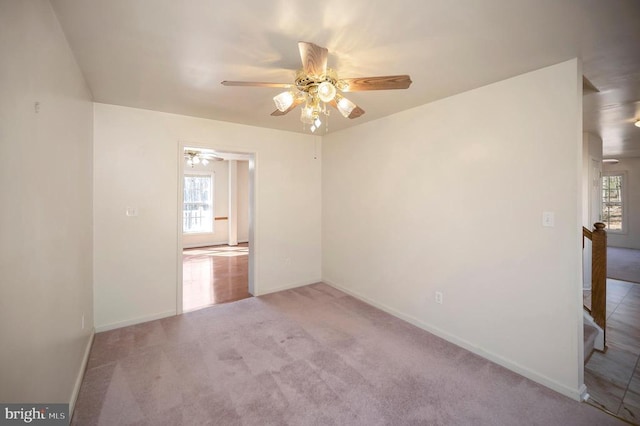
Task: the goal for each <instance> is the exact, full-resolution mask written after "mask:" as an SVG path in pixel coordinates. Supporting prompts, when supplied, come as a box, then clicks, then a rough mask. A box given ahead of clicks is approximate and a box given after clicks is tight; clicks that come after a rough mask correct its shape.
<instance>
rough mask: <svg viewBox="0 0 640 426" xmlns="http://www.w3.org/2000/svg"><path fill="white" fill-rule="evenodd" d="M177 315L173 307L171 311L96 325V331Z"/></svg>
mask: <svg viewBox="0 0 640 426" xmlns="http://www.w3.org/2000/svg"><path fill="white" fill-rule="evenodd" d="M174 315H176V310H175V309H173V310H171V311H165V312H158V313H157V314H152V315H147V316H144V317H138V318H133V319H129V320H125V321H118V322H113V323H111V324H104V325H99V326H97V327H96V333H100V332H103V331H109V330H115V329H116V328H122V327H127V326H129V325H136V324H141V323H143V322H149V321H153V320H157V319H162V318H167V317H172V316H174Z"/></svg>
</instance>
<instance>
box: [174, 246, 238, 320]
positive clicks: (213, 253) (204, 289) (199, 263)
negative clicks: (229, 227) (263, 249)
mask: <svg viewBox="0 0 640 426" xmlns="http://www.w3.org/2000/svg"><path fill="white" fill-rule="evenodd" d="M182 259H183V263H182V309H183V311H184V312H188V311H193V310H196V309H201V308H205V307H207V306H211V305H214V304H218V303H226V302H233V301H235V300H240V299H244V298H247V297H251V295H250V294H249V291H248V285H249V282H248V261H249V247H248V246H247V244H239V245H237V246H227V245H222V246H211V247H200V248H195V249H185V250H184V251H183V252H182Z"/></svg>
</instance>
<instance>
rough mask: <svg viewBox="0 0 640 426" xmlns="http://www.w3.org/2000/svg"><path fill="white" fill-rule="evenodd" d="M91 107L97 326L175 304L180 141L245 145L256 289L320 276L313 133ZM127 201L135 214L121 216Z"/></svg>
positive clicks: (149, 315)
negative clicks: (251, 160)
mask: <svg viewBox="0 0 640 426" xmlns="http://www.w3.org/2000/svg"><path fill="white" fill-rule="evenodd" d="M94 111H95V115H94V129H95V131H94V150H95V156H94V158H95V160H94V209H95V210H94V212H95V215H94V221H95V235H94V267H95V274H94V293H95V320H96V327H97V328H98V329H101V330H102V329H108V328H114V327H119V326H122V325H126V324H131V323H136V322H141V321H144V320H149V319H153V318H158V317H163V316H167V315H172V314H174V313H175V312H176V280H177V264H178V258H177V254H178V253H177V246H178V238H179V233H178V215H177V212H178V205H177V200H178V193H177V191H178V179H179V177H178V176H180V174H179V173H180V172H179V163H178V161H179V158H181V155H180V143H183V144H185V145H187V146H198V147H202V148H211V149H216V150H220V151H225V152H252V153H255V164H256V165H255V215H256V217H255V229H254V241H253V242H254V246H253V248H254V250H253V254H254V256H255V269H254V276H255V292H256V294H265V293H269V292H272V291H276V290H279V289H282V288H287V287H294V286H299V285H303V284H308V283H312V282H316V281H318V280H320V275H321V274H320V262H319V259H320V211H321V207H320V203H321V194H320V160H319V159H314V155H313V154H314V152H313V151H314V147H313V142H314V140H315V139H314V138H313V137H311V136H306V135H302V134H298V133H292V132H282V131H276V130H268V129H262V128H257V127H251V126H242V125H237V124H231V123H225V122H216V121H212V120H205V119H198V118H192V117H185V116H180V115H173V114H165V113H159V112H153V111H147V110H140V109H135V108H125V107H119V106H114V105H104V104H95V107H94ZM141 159H143V161H141ZM180 161H181V160H180ZM127 207H135V208H137V209H138V212H139V215H138V216H137V217H127V216H126V215H125V211H126V208H127Z"/></svg>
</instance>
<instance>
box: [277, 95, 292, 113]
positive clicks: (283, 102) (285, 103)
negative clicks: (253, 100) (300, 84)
mask: <svg viewBox="0 0 640 426" xmlns="http://www.w3.org/2000/svg"><path fill="white" fill-rule="evenodd" d="M293 100H294V94H293V92H282V93H280V94H279V95H277V96H275V97H274V98H273V102H274V103H275V104H276V108H278V110H279V111H280V112H285V111H286V110H287V109H289V107H290V106H291V105H293Z"/></svg>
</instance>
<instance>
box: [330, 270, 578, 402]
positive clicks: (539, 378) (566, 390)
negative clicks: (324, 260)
mask: <svg viewBox="0 0 640 426" xmlns="http://www.w3.org/2000/svg"><path fill="white" fill-rule="evenodd" d="M322 282H324V283H325V284H328V285H330V286H332V287H335V288H336V289H338V290H340V291H343V292H345V293H347V294H349V295H351V296H353V297H355V298H356V299H359V300H361V301H363V302H365V303H367V304H369V305H372V306H375V307H376V308H378V309H381V310H383V311H385V312H387V313H388V314H391V315H393V316H394V317H397V318H400V319H401V320H404V321H407V322H408V323H410V324H413V325H415V326H416V327H419V328H421V329H423V330H425V331H428V332H429V333H432V334H435V335H436V336H438V337H441V338H443V339H444V340H446V341H448V342H450V343H453V344H454V345H456V346H460V347H461V348H464V349H466V350H468V351H470V352H473V353H474V354H476V355H479V356H481V357H483V358H485V359H487V360H489V361H491V362H494V363H496V364H498V365H501V366H502V367H504V368H507V369H509V370H511V371H513V372H515V373H518V374H520V375H521V376H524V377H526V378H527V379H530V380H533V381H534V382H537V383H539V384H541V385H543V386H546V387H548V388H550V389H553V390H554V391H556V392H558V393H561V394H562V395H565V396H568V397H569V398H571V399H574V400H576V401H581V400H582V397H583V396H584V395H583V393H584V392H585V390H584V389H582V387H581V388H578V389H573V388H570V387H567V386H565V385H563V384H562V383H558V382H557V381H555V380H553V379H551V378H549V377H547V376H545V375H542V374H539V373H537V372H535V371H533V370H531V369H529V368H527V367H524V366H522V365H520V364H518V363H517V362H515V361H512V360H510V359H506V358H504V357H502V356H500V355H498V354H495V353H493V352H490V351H487V350H485V349H482V348H479V347H477V346H475V345H474V344H473V343H471V342H469V341H468V340H465V339H462V338H460V337H457V336H455V335H453V334H451V333H448V332H446V331H444V330H442V329H441V328H438V327H435V326H433V325H431V324H428V323H426V322H424V321H422V320H419V319H418V318H415V317H413V316H411V315H406V314H403V313H402V312H399V311H397V310H395V309H393V308H391V307H389V306H387V305H385V304H383V303H379V302H376V301H375V300H371V299H369V298H368V297H366V296H364V295H362V294H360V293H358V292H354V291H352V290H350V289H348V288H346V287H343V286H341V285H338V284H336V283H333V282H331V281H328V280H326V279H325V280H322Z"/></svg>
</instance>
